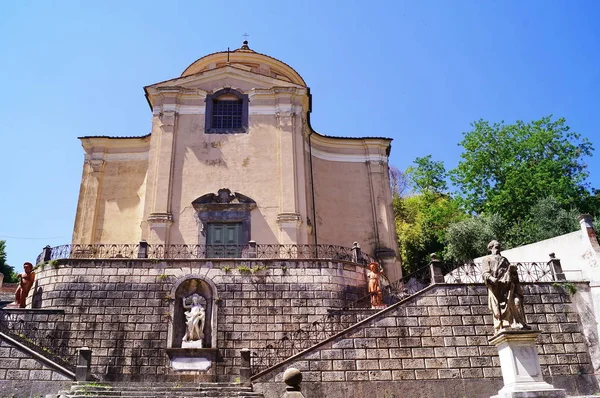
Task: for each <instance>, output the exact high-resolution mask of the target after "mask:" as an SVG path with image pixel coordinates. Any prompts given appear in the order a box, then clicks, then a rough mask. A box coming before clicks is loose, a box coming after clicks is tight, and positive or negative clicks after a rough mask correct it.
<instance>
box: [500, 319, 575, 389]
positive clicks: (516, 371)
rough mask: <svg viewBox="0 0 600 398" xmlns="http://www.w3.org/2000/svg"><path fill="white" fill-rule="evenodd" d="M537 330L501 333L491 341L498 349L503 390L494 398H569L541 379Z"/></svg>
mask: <svg viewBox="0 0 600 398" xmlns="http://www.w3.org/2000/svg"><path fill="white" fill-rule="evenodd" d="M539 334H540V333H539V332H536V331H530V330H527V331H520V330H519V331H502V332H500V333H498V334H497V335H495V336H494V337H492V338H491V339H490V343H492V344H494V345H495V346H496V348H497V349H498V355H499V356H500V366H501V367H502V378H503V379H504V387H503V388H502V389H501V390H500V391H498V395H495V396H494V397H492V398H566V396H567V394H566V392H565V390H561V389H557V388H554V387H553V386H552V385H551V384H548V383H546V382H545V381H544V379H543V378H542V369H541V368H540V361H539V358H538V354H537V350H536V347H535V341H536V339H537V336H538V335H539Z"/></svg>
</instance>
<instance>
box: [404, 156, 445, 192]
mask: <svg viewBox="0 0 600 398" xmlns="http://www.w3.org/2000/svg"><path fill="white" fill-rule="evenodd" d="M413 163H414V164H415V165H414V166H409V167H408V168H407V169H406V175H407V176H408V180H409V184H410V186H411V187H412V188H413V190H414V191H415V192H420V193H424V192H432V193H438V194H441V193H444V192H446V191H447V190H448V185H447V184H446V177H447V173H446V168H445V167H444V163H443V162H440V161H433V160H431V155H427V156H425V157H422V158H416V159H415V160H414V162H413Z"/></svg>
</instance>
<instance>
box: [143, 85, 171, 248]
mask: <svg viewBox="0 0 600 398" xmlns="http://www.w3.org/2000/svg"><path fill="white" fill-rule="evenodd" d="M176 93H177V92H176ZM176 93H165V96H166V98H165V102H166V103H170V104H174V103H175V102H176ZM169 94H170V95H169ZM163 105H164V104H163ZM158 120H159V126H158V127H159V129H158V132H159V143H158V148H157V150H156V152H155V156H156V158H155V161H156V166H155V167H156V169H155V179H154V184H153V185H154V192H153V199H154V200H153V203H152V210H151V213H150V215H149V216H148V219H147V222H148V226H149V228H150V236H149V237H148V241H149V243H154V244H161V243H164V244H167V243H168V242H169V229H170V227H171V224H172V222H173V216H172V214H171V189H172V185H173V159H174V153H173V152H174V148H175V129H176V120H177V113H176V112H175V111H174V110H169V111H163V112H161V113H160V115H159V118H158Z"/></svg>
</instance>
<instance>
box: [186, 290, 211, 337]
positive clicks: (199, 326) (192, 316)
mask: <svg viewBox="0 0 600 398" xmlns="http://www.w3.org/2000/svg"><path fill="white" fill-rule="evenodd" d="M190 298H191V300H192V303H191V305H188V304H187V301H188V299H190ZM182 301H183V308H185V309H189V311H186V312H185V313H184V315H185V319H186V321H185V324H186V329H185V336H183V339H182V341H181V347H197V348H202V339H203V338H204V321H205V319H206V311H205V309H204V306H205V305H206V299H205V298H204V297H202V296H200V295H199V294H197V293H194V294H192V295H191V296H188V297H184V298H182Z"/></svg>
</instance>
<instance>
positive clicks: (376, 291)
mask: <svg viewBox="0 0 600 398" xmlns="http://www.w3.org/2000/svg"><path fill="white" fill-rule="evenodd" d="M382 274H383V271H381V270H380V268H379V264H377V263H370V264H369V272H368V273H367V278H368V279H369V294H370V295H371V308H381V307H382V306H383V293H382V292H381V285H380V283H379V277H380V276H381V275H382Z"/></svg>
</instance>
